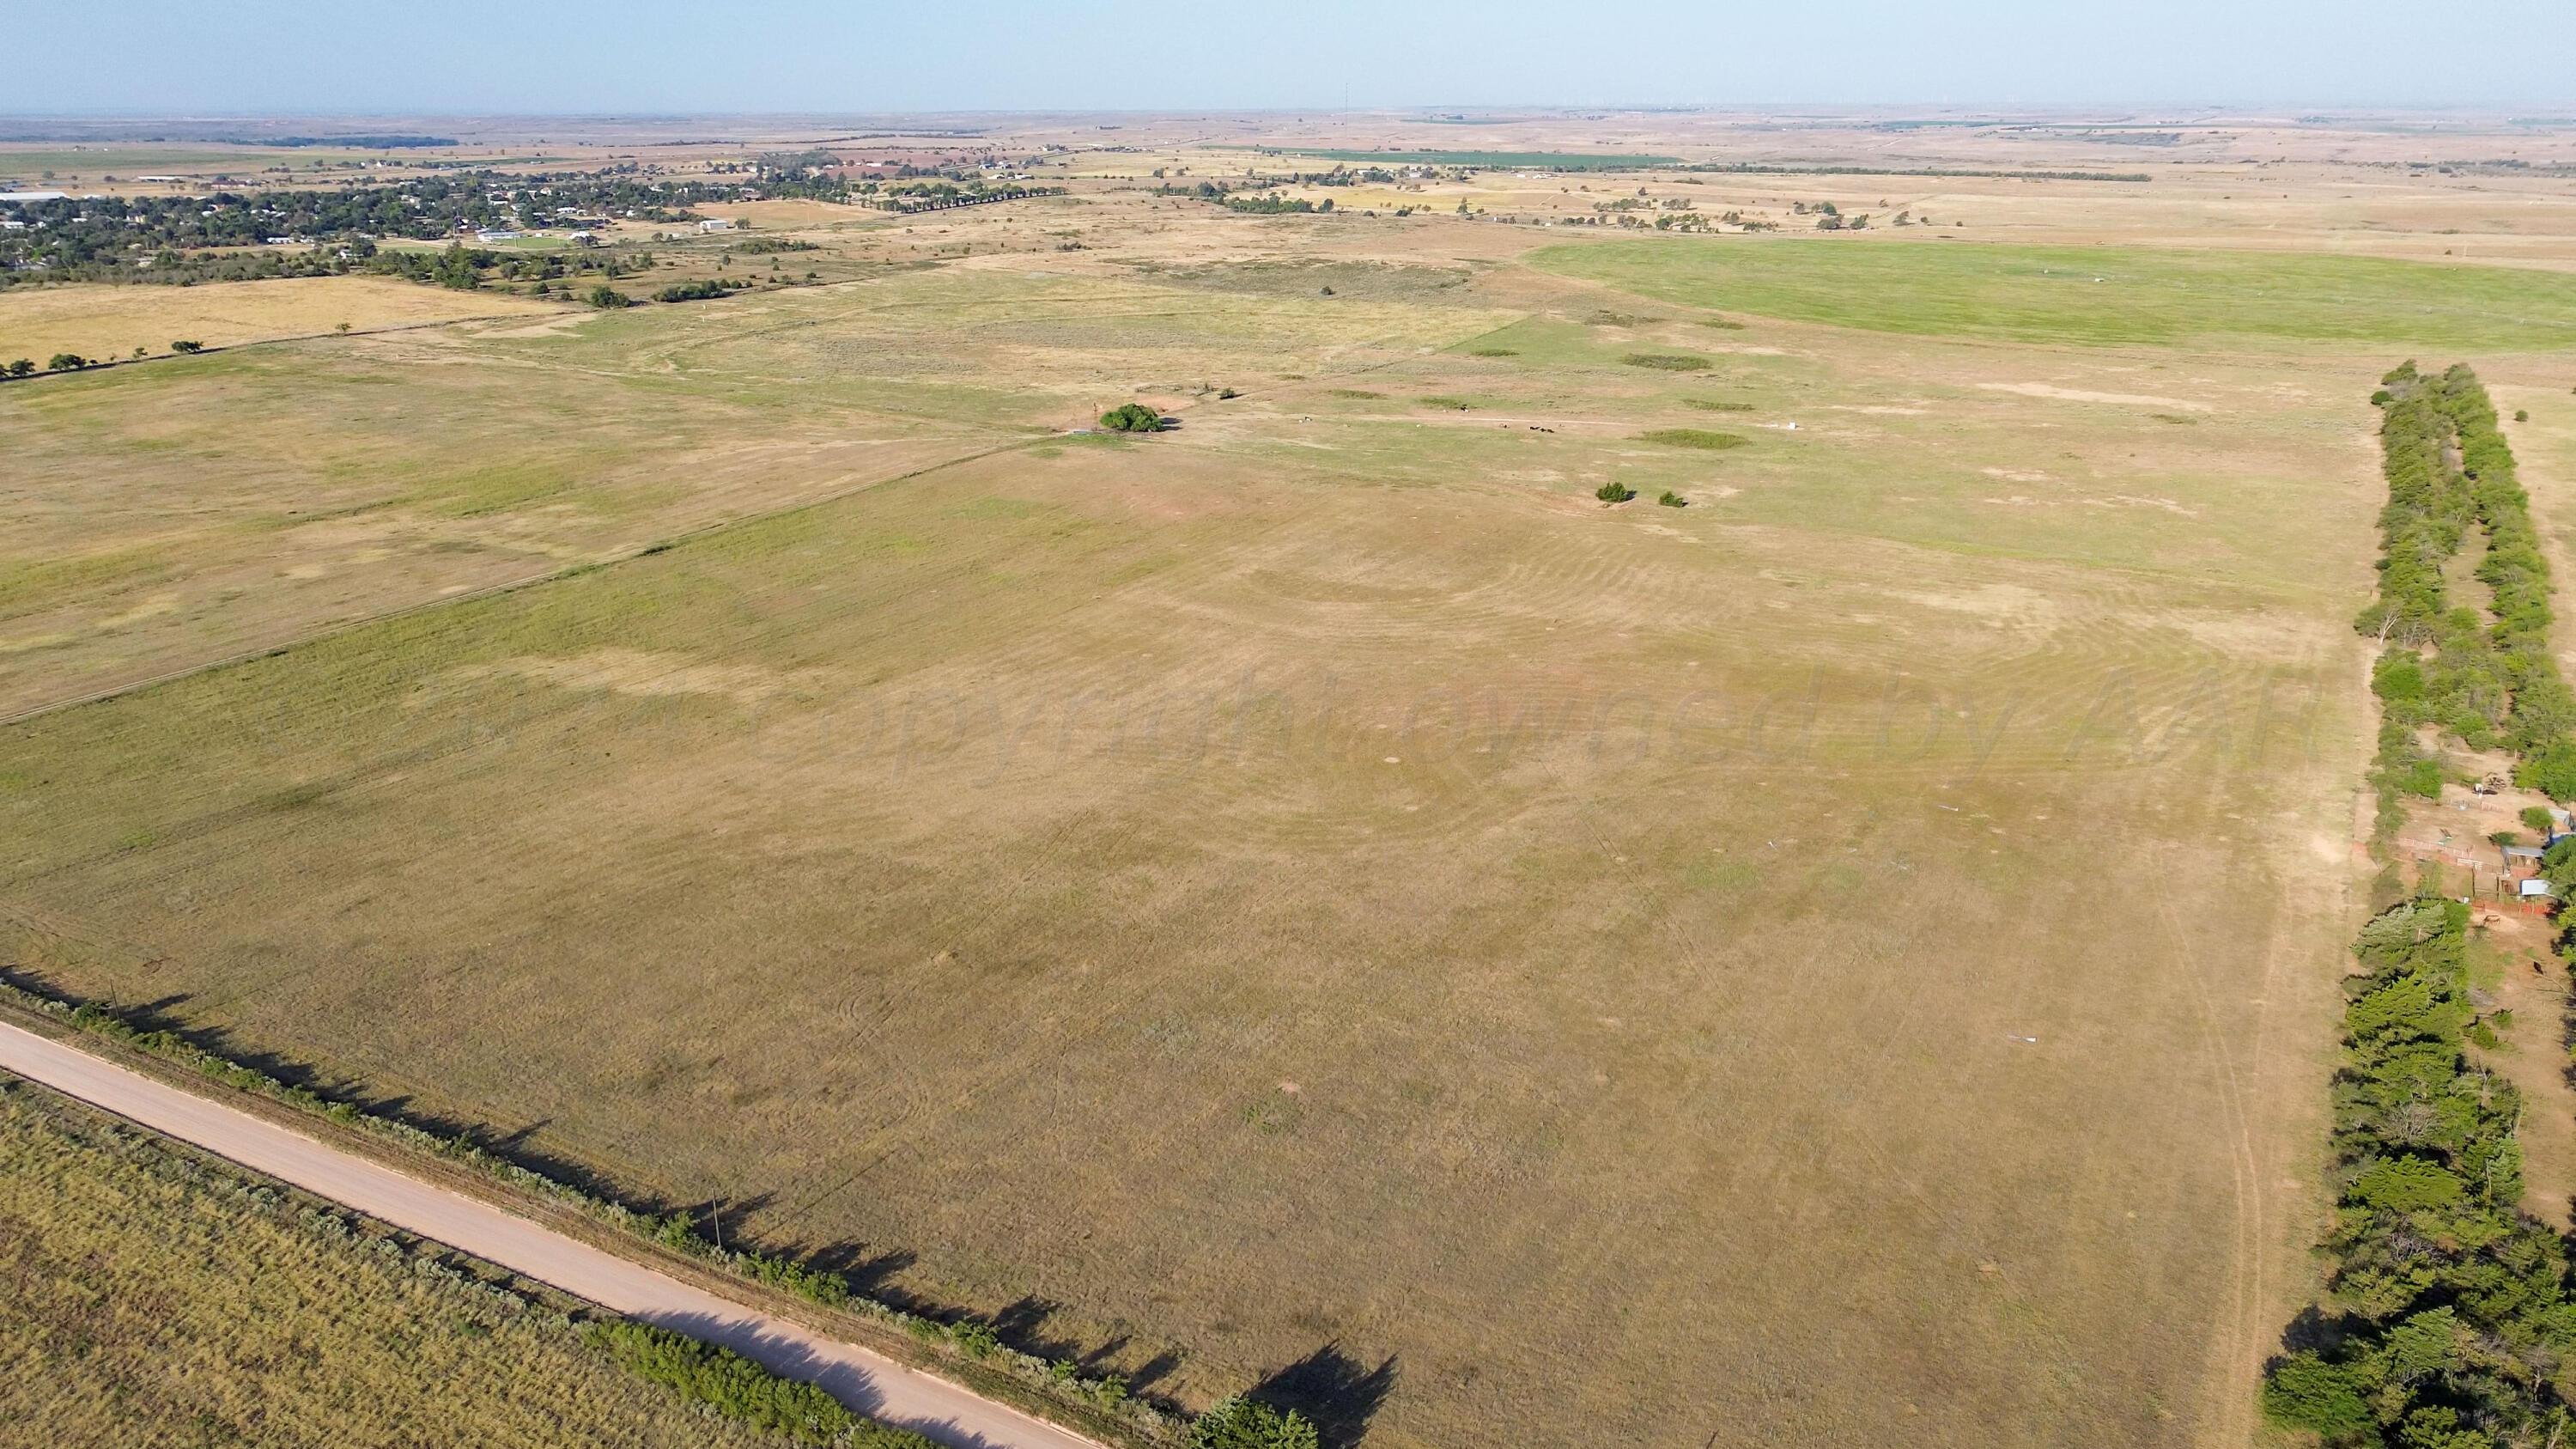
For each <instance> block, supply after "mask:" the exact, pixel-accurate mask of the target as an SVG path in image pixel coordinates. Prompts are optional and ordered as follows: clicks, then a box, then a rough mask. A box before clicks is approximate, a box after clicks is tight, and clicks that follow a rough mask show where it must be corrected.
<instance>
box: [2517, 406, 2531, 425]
mask: <svg viewBox="0 0 2576 1449" xmlns="http://www.w3.org/2000/svg"><path fill="white" fill-rule="evenodd" d="M2513 420H2514V421H2515V422H2517V423H2527V422H2530V421H2531V412H2530V410H2529V409H2527V408H2515V409H2514V410H2513Z"/></svg>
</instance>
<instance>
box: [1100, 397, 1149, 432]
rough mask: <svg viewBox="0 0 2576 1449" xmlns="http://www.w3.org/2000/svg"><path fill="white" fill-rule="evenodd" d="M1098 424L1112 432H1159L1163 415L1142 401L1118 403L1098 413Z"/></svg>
mask: <svg viewBox="0 0 2576 1449" xmlns="http://www.w3.org/2000/svg"><path fill="white" fill-rule="evenodd" d="M1100 425H1101V426H1102V427H1104V428H1107V429H1108V430H1109V431H1111V432H1113V433H1153V432H1160V431H1161V430H1162V427H1163V415H1162V414H1161V413H1158V412H1156V411H1155V410H1153V409H1152V408H1149V407H1147V406H1145V405H1144V404H1143V403H1132V402H1131V403H1120V404H1119V405H1118V406H1116V407H1114V408H1111V409H1110V410H1109V411H1107V412H1105V413H1102V414H1101V415H1100Z"/></svg>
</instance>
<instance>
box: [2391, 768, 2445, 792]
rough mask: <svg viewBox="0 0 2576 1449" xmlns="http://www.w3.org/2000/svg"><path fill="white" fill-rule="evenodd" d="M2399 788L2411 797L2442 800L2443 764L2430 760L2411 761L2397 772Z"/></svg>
mask: <svg viewBox="0 0 2576 1449" xmlns="http://www.w3.org/2000/svg"><path fill="white" fill-rule="evenodd" d="M2397 788H2398V789H2400V790H2403V791H2405V792H2406V793H2407V794H2409V795H2421V796H2423V797H2424V798H2425V799H2427V800H2439V799H2441V798H2442V762H2441V761H2439V760H2429V759H2427V760H2409V761H2408V762H2407V763H2406V765H2405V767H2404V768H2402V769H2400V770H2399V771H2398V772H2397Z"/></svg>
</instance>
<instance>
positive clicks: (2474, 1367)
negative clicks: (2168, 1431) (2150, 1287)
mask: <svg viewBox="0 0 2576 1449" xmlns="http://www.w3.org/2000/svg"><path fill="white" fill-rule="evenodd" d="M2468 922H2469V910H2468V907H2467V906H2465V905H2462V904H2460V903H2459V902H2457V901H2450V900H2438V899H2432V898H2429V897H2427V898H2419V899H2416V900H2411V901H2407V902H2405V903H2403V904H2400V905H2398V906H2396V907H2394V908H2392V909H2390V910H2389V911H2387V912H2385V913H2383V914H2382V915H2380V916H2378V917H2377V918H2376V919H2374V920H2372V921H2371V922H2370V924H2369V925H2367V926H2365V927H2363V928H2362V932H2361V935H2360V937H2359V938H2358V939H2357V940H2356V941H2355V942H2354V943H2353V954H2354V955H2355V956H2356V957H2357V958H2358V960H2359V962H2360V966H2361V968H2362V969H2361V973H2360V974H2359V975H2356V976H2354V977H2352V978H2350V979H2349V981H2348V984H2347V988H2346V994H2347V996H2348V997H2349V1002H2348V1004H2347V1005H2346V1007H2345V1009H2344V1048H2345V1056H2344V1066H2343V1069H2342V1070H2341V1071H2340V1072H2338V1073H2337V1074H2336V1077H2335V1084H2334V1152H2335V1174H2334V1183H2335V1188H2336V1206H2335V1212H2334V1217H2333V1221H2332V1225H2331V1227H2330V1229H2329V1230H2328V1233H2327V1236H2326V1240H2325V1244H2324V1246H2325V1249H2326V1251H2327V1252H2328V1253H2329V1254H2330V1255H2331V1257H2332V1259H2333V1264H2334V1266H2333V1269H2332V1272H2331V1274H2330V1276H2329V1278H2328V1283H2329V1286H2330V1288H2331V1291H2332V1294H2333V1301H2332V1303H2331V1304H2330V1305H2329V1306H2328V1313H2329V1315H2330V1316H2328V1317H2327V1318H2326V1319H2325V1321H2324V1324H2323V1341H2322V1342H2321V1343H2320V1344H2319V1345H2318V1346H2316V1347H2312V1348H2302V1349H2299V1350H2297V1351H2295V1352H2293V1353H2290V1354H2288V1355H2286V1356H2284V1357H2283V1358H2281V1359H2280V1360H2278V1361H2277V1362H2276V1363H2275V1364H2274V1365H2273V1366H2272V1368H2271V1370H2270V1372H2269V1373H2268V1374H2267V1375H2266V1377H2265V1381H2264V1387H2263V1408H2264V1412H2265V1413H2266V1415H2267V1416H2268V1417H2270V1418H2271V1419H2272V1421H2273V1422H2274V1423H2276V1424H2279V1425H2281V1426H2283V1427H2287V1428H2293V1429H2305V1430H2309V1431H2311V1432H2313V1433H2315V1434H2316V1435H2318V1436H2319V1437H2320V1438H2321V1439H2323V1440H2324V1441H2325V1442H2326V1443H2327V1444H2328V1445H2330V1446H2335V1449H2357V1446H2380V1445H2398V1446H2404V1449H2419V1446H2420V1449H2492V1446H2496V1445H2504V1444H2533V1445H2537V1444H2539V1443H2541V1442H2543V1440H2544V1439H2551V1438H2555V1437H2557V1435H2558V1433H2559V1432H2560V1431H2562V1430H2563V1429H2564V1428H2565V1427H2566V1423H2567V1418H2568V1402H2567V1401H2568V1391H2569V1389H2570V1388H2576V1363H2570V1362H2569V1359H2570V1356H2571V1354H2576V1300H2571V1298H2570V1296H2569V1293H2568V1282H2567V1254H2566V1248H2565V1245H2564V1244H2562V1243H2561V1242H2560V1241H2559V1239H2558V1236H2557V1235H2556V1234H2555V1233H2553V1232H2551V1231H2550V1230H2549V1229H2548V1228H2547V1227H2546V1226H2544V1225H2543V1224H2541V1223H2538V1222H2535V1221H2533V1220H2532V1219H2530V1218H2528V1217H2526V1216H2524V1215H2523V1214H2522V1213H2521V1212H2520V1210H2519V1209H2518V1208H2517V1207H2516V1205H2515V1204H2516V1202H2517V1200H2518V1199H2519V1197H2520V1196H2521V1192H2522V1149H2521V1145H2520V1143H2519V1142H2518V1141H2517V1140H2516V1138H2515V1135H2514V1129H2515V1123H2516V1121H2517V1118H2518V1116H2519V1114H2520V1112H2521V1108H2522V1102H2521V1097H2520V1095H2519V1093H2517V1092H2516V1091H2515V1089H2514V1087H2513V1085H2512V1084H2511V1083H2510V1082H2506V1081H2503V1080H2501V1079H2499V1078H2497V1077H2495V1076H2494V1075H2492V1074H2491V1073H2489V1072H2487V1071H2486V1070H2484V1069H2483V1068H2481V1067H2478V1066H2476V1065H2475V1064H2473V1063H2472V1062H2471V1061H2470V1060H2469V1057H2468V1054H2467V1052H2466V1051H2465V1050H2464V1049H2463V1045H2462V1044H2463V1042H2464V1041H2466V1040H2474V1039H2477V1038H2478V1037H2480V1036H2481V1035H2485V1036H2488V1037H2489V1039H2492V1038H2491V1033H2487V1032H2486V1029H2485V1023H2483V1022H2481V1021H2480V1020H2479V1019H2478V1013H2477V1008H2476V1006H2475V1004H2474V1003H2473V1002H2472V1000H2471V998H2470V995H2469V982H2468Z"/></svg>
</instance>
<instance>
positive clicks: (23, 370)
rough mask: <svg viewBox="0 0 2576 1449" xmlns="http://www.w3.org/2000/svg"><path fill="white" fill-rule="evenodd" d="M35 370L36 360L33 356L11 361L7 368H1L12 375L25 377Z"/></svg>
mask: <svg viewBox="0 0 2576 1449" xmlns="http://www.w3.org/2000/svg"><path fill="white" fill-rule="evenodd" d="M35 370H36V360H35V359H34V358H32V357H21V358H17V359H15V360H13V361H11V362H10V364H9V366H8V367H7V368H5V369H0V371H6V372H7V373H8V374H9V375H10V376H11V377H25V376H26V375H27V374H29V373H31V372H34V371H35Z"/></svg>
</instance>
